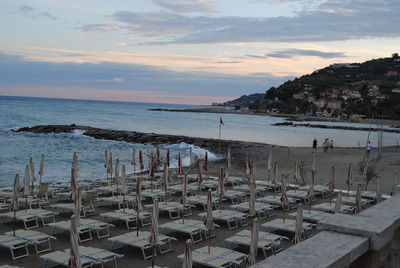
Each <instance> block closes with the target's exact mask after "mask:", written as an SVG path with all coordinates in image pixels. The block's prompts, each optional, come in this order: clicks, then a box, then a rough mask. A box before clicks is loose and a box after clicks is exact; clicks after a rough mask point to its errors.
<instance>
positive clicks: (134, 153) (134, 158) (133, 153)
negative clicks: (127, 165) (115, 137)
mask: <svg viewBox="0 0 400 268" xmlns="http://www.w3.org/2000/svg"><path fill="white" fill-rule="evenodd" d="M132 166H133V173H135V172H136V150H135V149H133V150H132Z"/></svg>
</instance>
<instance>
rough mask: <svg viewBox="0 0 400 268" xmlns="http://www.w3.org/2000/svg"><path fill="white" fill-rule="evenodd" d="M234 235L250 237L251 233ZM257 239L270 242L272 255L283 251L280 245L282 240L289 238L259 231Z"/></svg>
mask: <svg viewBox="0 0 400 268" xmlns="http://www.w3.org/2000/svg"><path fill="white" fill-rule="evenodd" d="M235 235H237V236H246V237H251V231H250V230H242V231H240V232H238V233H236V234H235ZM258 239H259V240H260V239H261V240H265V241H270V242H272V245H273V248H272V249H273V253H274V254H276V253H278V252H280V251H282V250H283V247H282V243H281V242H282V241H283V240H289V238H288V237H286V236H282V235H277V234H273V233H269V232H263V231H259V233H258Z"/></svg>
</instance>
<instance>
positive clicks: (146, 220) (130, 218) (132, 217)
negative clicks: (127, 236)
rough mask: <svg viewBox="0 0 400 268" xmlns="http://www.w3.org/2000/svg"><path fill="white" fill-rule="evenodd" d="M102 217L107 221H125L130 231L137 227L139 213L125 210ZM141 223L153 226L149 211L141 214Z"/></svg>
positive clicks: (103, 214)
mask: <svg viewBox="0 0 400 268" xmlns="http://www.w3.org/2000/svg"><path fill="white" fill-rule="evenodd" d="M100 216H101V217H103V218H106V219H111V220H112V221H123V222H125V224H126V227H127V228H128V230H135V229H136V228H137V226H136V219H137V216H138V214H137V212H136V211H135V210H134V209H125V211H124V210H122V209H121V210H115V211H111V212H106V213H102V214H100ZM139 223H140V224H141V225H142V226H146V225H150V224H151V213H149V212H147V211H142V212H140V213H139Z"/></svg>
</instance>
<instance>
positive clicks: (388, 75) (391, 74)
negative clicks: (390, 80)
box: [386, 71, 399, 77]
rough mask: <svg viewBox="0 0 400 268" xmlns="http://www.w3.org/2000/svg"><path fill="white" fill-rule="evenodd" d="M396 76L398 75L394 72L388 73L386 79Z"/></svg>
mask: <svg viewBox="0 0 400 268" xmlns="http://www.w3.org/2000/svg"><path fill="white" fill-rule="evenodd" d="M397 75H399V73H398V72H396V71H388V72H387V74H386V76H387V77H390V76H397Z"/></svg>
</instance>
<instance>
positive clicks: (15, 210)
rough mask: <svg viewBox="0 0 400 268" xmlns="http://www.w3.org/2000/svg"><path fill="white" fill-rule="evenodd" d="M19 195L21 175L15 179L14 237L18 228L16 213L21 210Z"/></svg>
mask: <svg viewBox="0 0 400 268" xmlns="http://www.w3.org/2000/svg"><path fill="white" fill-rule="evenodd" d="M18 195H19V175H18V174H17V175H15V179H14V186H13V196H12V200H11V210H12V211H14V232H13V235H14V236H15V227H16V213H17V210H18V209H19V201H18Z"/></svg>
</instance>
